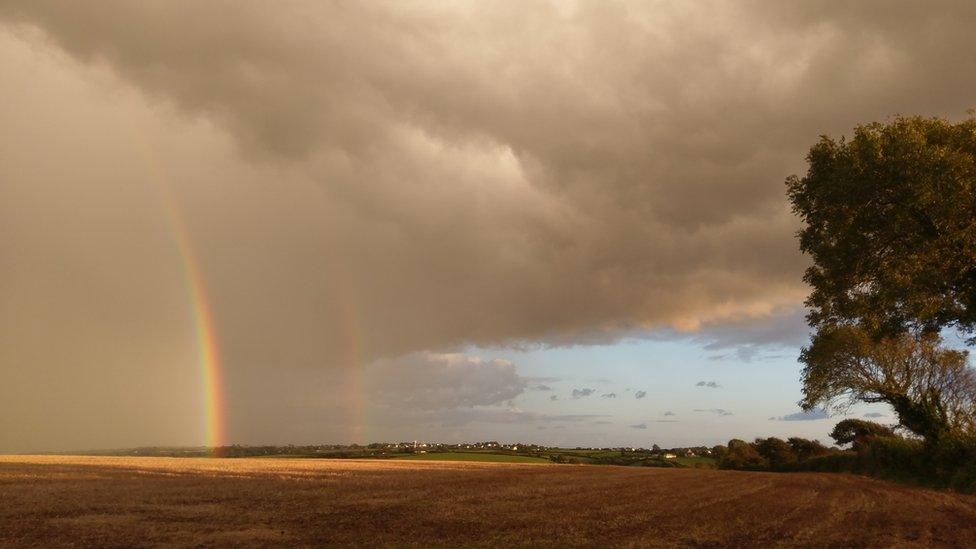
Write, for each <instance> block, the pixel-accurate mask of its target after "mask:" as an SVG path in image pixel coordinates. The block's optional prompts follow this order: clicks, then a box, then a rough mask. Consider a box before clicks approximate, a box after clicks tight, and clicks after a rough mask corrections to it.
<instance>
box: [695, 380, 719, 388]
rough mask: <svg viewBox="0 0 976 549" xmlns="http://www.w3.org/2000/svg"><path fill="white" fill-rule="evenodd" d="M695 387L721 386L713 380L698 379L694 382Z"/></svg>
mask: <svg viewBox="0 0 976 549" xmlns="http://www.w3.org/2000/svg"><path fill="white" fill-rule="evenodd" d="M695 387H708V388H709V389H718V388H720V387H722V386H721V385H719V384H718V383H717V382H715V381H699V382H698V383H696V384H695Z"/></svg>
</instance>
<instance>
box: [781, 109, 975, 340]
mask: <svg viewBox="0 0 976 549" xmlns="http://www.w3.org/2000/svg"><path fill="white" fill-rule="evenodd" d="M807 160H808V162H809V170H808V171H807V174H806V175H805V176H804V177H802V178H800V177H797V176H792V177H790V178H788V179H787V186H788V193H789V199H790V201H791V203H792V205H793V210H794V211H795V212H796V213H797V214H798V215H799V216H800V218H801V219H802V220H803V221H804V222H805V227H804V228H803V229H802V230H801V231H800V233H799V239H800V249H801V250H802V251H803V252H805V253H807V254H809V255H810V256H811V257H812V259H813V265H812V266H811V267H809V268H808V269H807V271H806V274H805V277H804V278H805V280H806V281H807V282H808V283H809V284H810V285H811V286H812V288H813V291H812V293H811V295H810V297H809V299H808V301H807V305H808V306H809V307H810V310H811V312H810V316H809V320H810V323H811V325H813V326H815V327H816V326H821V325H830V324H838V323H845V322H847V323H856V324H858V325H860V326H861V327H862V328H865V329H867V330H869V331H870V332H871V333H872V334H873V335H874V336H876V337H878V336H880V335H893V334H898V333H901V332H903V331H906V330H910V329H915V330H924V331H938V330H939V329H940V328H942V327H944V326H949V325H956V326H958V327H960V328H962V329H963V330H966V331H969V332H970V333H972V331H973V330H974V328H976V119H974V118H971V119H969V120H965V121H963V122H959V123H950V122H948V121H946V120H943V119H938V118H920V117H898V118H895V119H893V120H891V121H890V122H888V123H872V124H866V125H862V126H858V127H857V128H856V129H855V131H854V136H853V138H851V139H850V140H847V139H844V138H841V139H839V140H837V139H833V138H830V137H826V136H823V137H821V138H820V141H819V142H818V143H816V144H815V145H814V146H813V147H812V148H811V149H810V152H809V154H808V155H807Z"/></svg>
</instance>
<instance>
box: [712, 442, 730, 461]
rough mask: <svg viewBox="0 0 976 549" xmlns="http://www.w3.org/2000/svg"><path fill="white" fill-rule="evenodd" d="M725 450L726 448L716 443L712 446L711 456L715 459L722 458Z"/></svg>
mask: <svg viewBox="0 0 976 549" xmlns="http://www.w3.org/2000/svg"><path fill="white" fill-rule="evenodd" d="M727 452H728V448H726V447H725V446H723V445H721V444H716V445H715V446H712V457H713V458H715V459H722V457H724V456H725V454H726V453H727Z"/></svg>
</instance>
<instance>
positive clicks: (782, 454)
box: [755, 437, 797, 471]
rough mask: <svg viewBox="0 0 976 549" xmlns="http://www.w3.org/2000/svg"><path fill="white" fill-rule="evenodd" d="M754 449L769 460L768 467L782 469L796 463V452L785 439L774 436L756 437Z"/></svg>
mask: <svg viewBox="0 0 976 549" xmlns="http://www.w3.org/2000/svg"><path fill="white" fill-rule="evenodd" d="M755 447H756V451H757V452H759V455H761V456H762V457H763V458H765V459H766V461H767V462H769V468H770V469H773V470H776V471H782V470H786V469H788V468H792V467H793V466H795V465H796V462H797V458H796V452H794V451H793V447H792V446H790V445H789V444H787V443H786V441H784V440H782V439H779V438H776V437H769V438H757V439H756V443H755Z"/></svg>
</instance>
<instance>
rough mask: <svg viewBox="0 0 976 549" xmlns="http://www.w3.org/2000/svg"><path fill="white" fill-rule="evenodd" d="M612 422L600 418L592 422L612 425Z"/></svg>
mask: <svg viewBox="0 0 976 549" xmlns="http://www.w3.org/2000/svg"><path fill="white" fill-rule="evenodd" d="M612 424H613V422H612V421H607V420H600V421H594V422H593V425H612Z"/></svg>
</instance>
